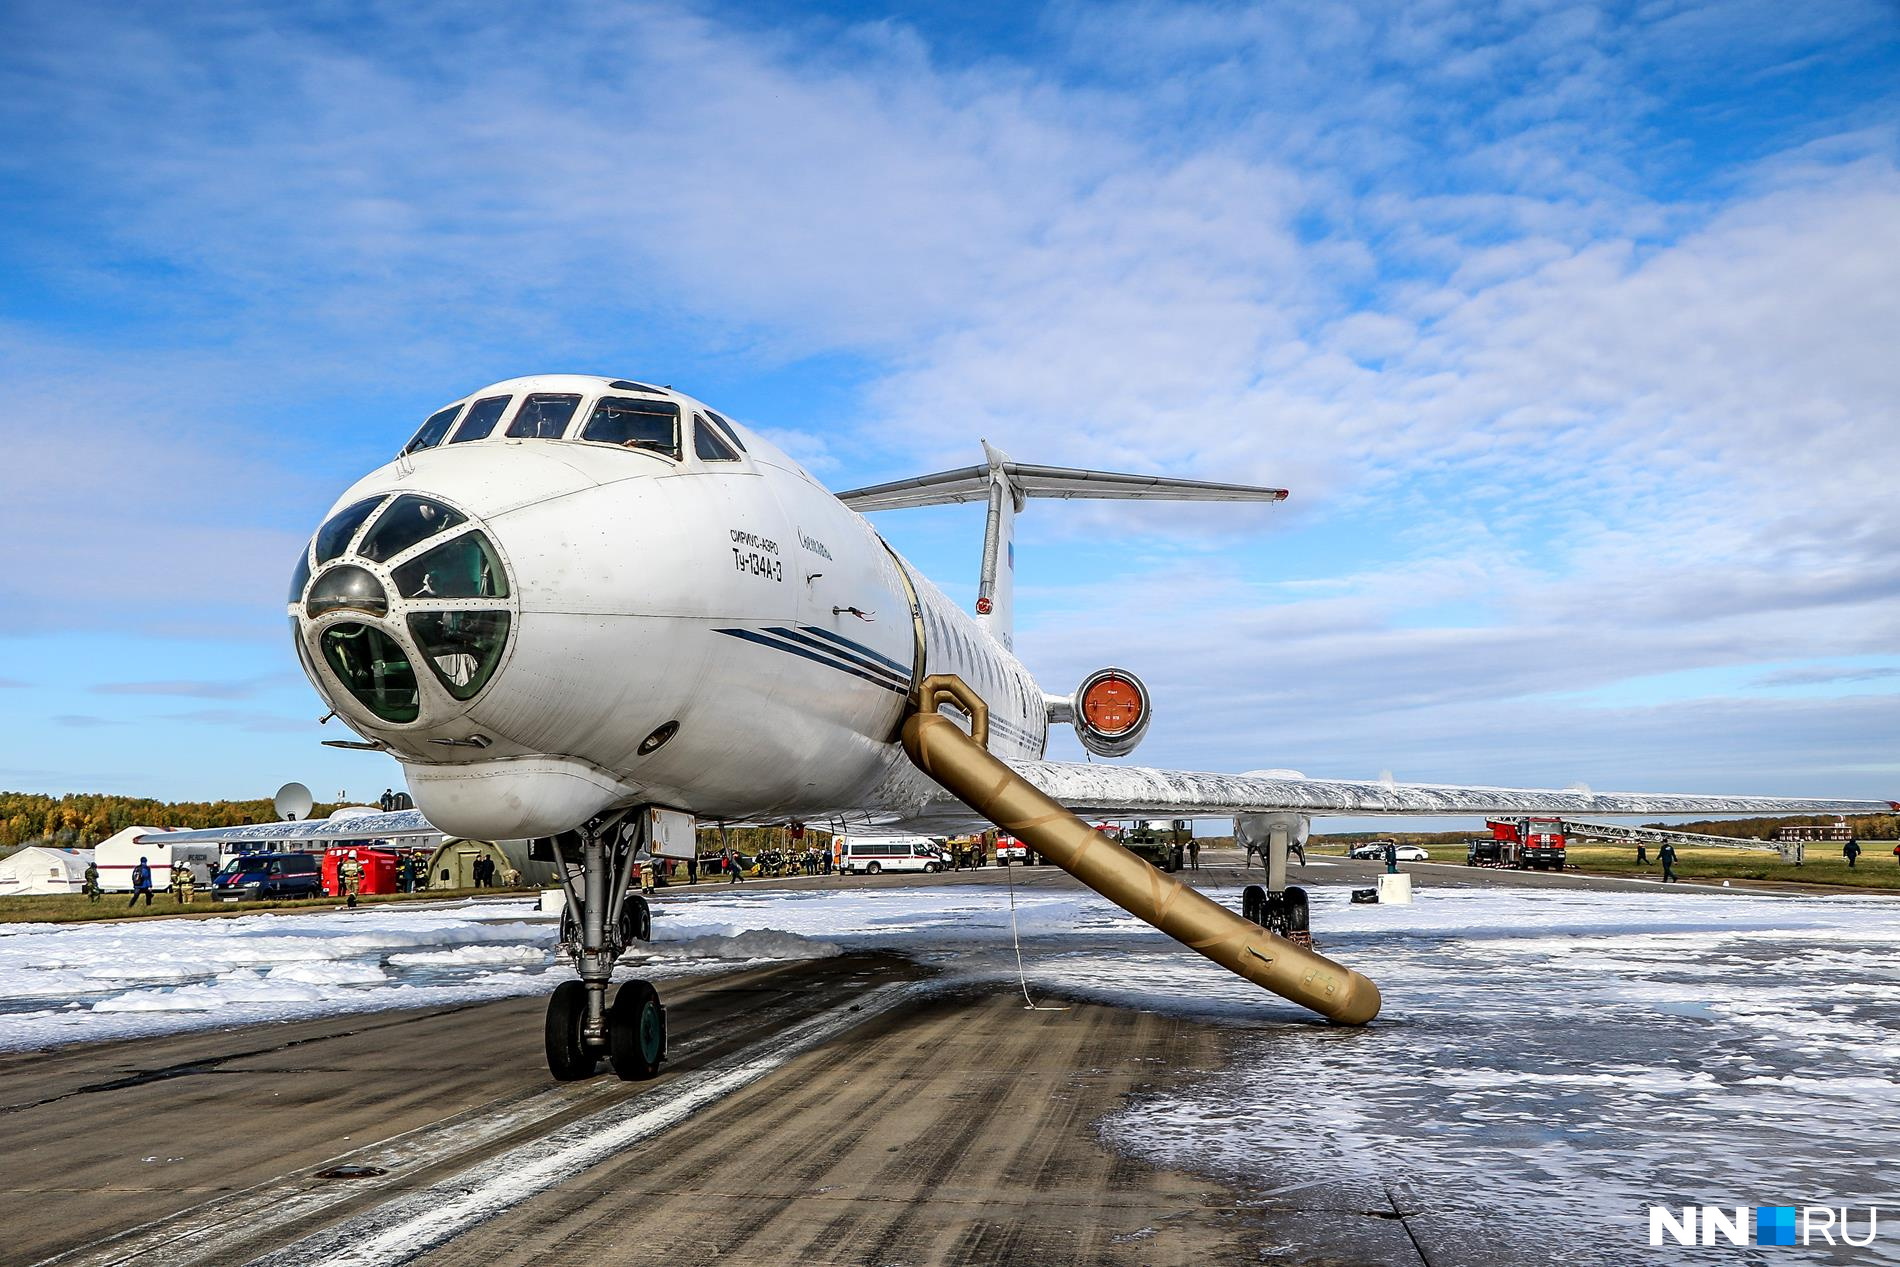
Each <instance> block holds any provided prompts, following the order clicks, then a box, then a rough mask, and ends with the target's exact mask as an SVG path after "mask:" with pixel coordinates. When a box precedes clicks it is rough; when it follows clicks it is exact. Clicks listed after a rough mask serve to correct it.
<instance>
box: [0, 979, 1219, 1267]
mask: <svg viewBox="0 0 1900 1267" xmlns="http://www.w3.org/2000/svg"><path fill="white" fill-rule="evenodd" d="M917 978H918V974H917V973H916V972H915V970H914V969H912V968H910V967H909V966H908V965H907V964H904V963H902V962H901V961H894V960H890V959H886V958H881V957H875V956H857V955H853V956H844V957H840V958H835V959H827V960H823V961H820V962H816V963H804V964H797V965H792V966H788V967H783V968H767V969H760V970H753V971H748V972H744V973H741V974H738V975H736V976H734V977H730V978H721V979H717V980H710V981H702V982H695V983H693V984H691V985H688V986H686V987H684V988H681V989H678V990H676V991H674V992H673V995H672V1001H671V1004H670V1008H669V1012H670V1022H671V1027H672V1031H673V1044H674V1056H675V1058H674V1059H673V1060H672V1061H670V1062H669V1065H668V1067H667V1071H666V1073H665V1075H664V1076H663V1077H662V1078H660V1079H657V1080H655V1081H654V1082H651V1083H645V1084H639V1085H629V1084H623V1083H619V1082H616V1081H614V1080H612V1079H611V1078H602V1079H598V1080H595V1081H593V1082H590V1083H585V1084H579V1085H568V1086H558V1085H555V1084H552V1083H551V1082H550V1081H549V1079H548V1078H547V1076H546V1074H545V1072H544V1071H543V1069H542V1068H541V1063H540V1062H541V1056H540V1050H539V1048H540V1037H539V1028H540V1026H539V1021H540V1010H541V1008H540V1002H539V1000H526V999H524V1000H509V1001H506V1002H501V1003H492V1004H486V1005H479V1006H472V1007H464V1008H454V1009H443V1010H427V1011H420V1012H395V1013H386V1014H380V1015H376V1016H373V1017H352V1018H342V1019H339V1020H336V1021H331V1022H301V1023H296V1024H289V1025H282V1026H270V1027H263V1028H258V1027H251V1028H245V1029H240V1030H234V1031H229V1032H223V1033H210V1034H193V1035H190V1036H183V1037H177V1038H172V1039H163V1040H153V1041H147V1042H142V1043H131V1044H116V1045H113V1046H111V1047H108V1048H104V1049H92V1048H81V1049H68V1050H66V1051H63V1052H61V1053H58V1054H55V1055H53V1056H51V1057H41V1058H33V1059H29V1058H24V1057H12V1058H9V1059H7V1060H6V1061H4V1062H0V1071H3V1072H4V1079H3V1081H4V1085H5V1086H6V1087H7V1092H6V1095H5V1105H4V1118H3V1119H0V1120H4V1121H5V1122H6V1129H5V1134H6V1137H7V1139H8V1140H9V1141H10V1142H11V1144H12V1153H11V1157H10V1167H9V1169H10V1170H11V1171H12V1172H13V1173H14V1174H16V1175H17V1176H19V1178H18V1180H17V1182H16V1183H15V1185H14V1189H15V1190H14V1200H13V1201H12V1202H10V1203H9V1205H8V1212H6V1213H4V1214H0V1243H4V1244H6V1245H7V1246H8V1261H14V1262H36V1261H44V1262H57V1263H63V1264H64V1263H71V1264H80V1263H86V1264H95V1263H131V1262H138V1263H146V1264H210V1263H234V1262H244V1261H250V1260H253V1259H258V1258H263V1259H265V1260H266V1261H271V1262H282V1263H325V1262H333V1263H344V1262H395V1261H406V1260H413V1261H422V1262H430V1263H530V1262H533V1263H547V1262H598V1263H615V1262H621V1263H624V1262H668V1263H699V1262H714V1261H718V1262H722V1263H735V1262H736V1263H745V1262H758V1263H784V1262H839V1263H860V1262H862V1263H873V1262H875V1263H928V1262H985V1263H1009V1262H1021V1263H1032V1262H1033V1263H1097V1262H1102V1263H1114V1262H1128V1263H1138V1262H1139V1263H1154V1262H1187V1261H1196V1262H1209V1261H1215V1262H1219V1261H1235V1260H1237V1259H1238V1258H1242V1257H1246V1256H1247V1254H1248V1252H1249V1251H1248V1250H1247V1249H1246V1243H1247V1242H1248V1241H1249V1240H1251V1239H1252V1238H1251V1236H1250V1235H1248V1234H1247V1233H1246V1232H1245V1231H1244V1225H1245V1224H1246V1223H1247V1221H1248V1213H1247V1211H1246V1210H1245V1208H1244V1207H1243V1205H1242V1204H1241V1203H1240V1202H1239V1201H1238V1200H1237V1199H1236V1198H1235V1197H1234V1196H1233V1194H1231V1193H1229V1192H1226V1191H1225V1190H1223V1189H1222V1188H1221V1187H1220V1185H1217V1184H1213V1183H1210V1182H1209V1181H1207V1180H1205V1179H1200V1178H1193V1177H1189V1176H1185V1175H1181V1174H1176V1173H1168V1172H1156V1171H1154V1170H1153V1169H1151V1168H1150V1167H1148V1166H1146V1165H1143V1164H1141V1163H1138V1162H1134V1161H1131V1160H1129V1159H1127V1158H1124V1157H1121V1156H1119V1155H1117V1154H1116V1153H1115V1152H1114V1151H1113V1150H1111V1149H1109V1148H1107V1147H1105V1146H1104V1145H1102V1144H1100V1143H1098V1142H1096V1140H1095V1139H1094V1136H1093V1133H1092V1129H1091V1128H1092V1123H1093V1122H1095V1121H1096V1120H1097V1119H1099V1118H1101V1117H1102V1116H1103V1115H1104V1114H1105V1113H1107V1112H1109V1111H1112V1110H1113V1109H1114V1108H1116V1107H1117V1106H1118V1105H1119V1104H1120V1103H1121V1102H1122V1100H1123V1098H1124V1097H1125V1096H1126V1095H1127V1094H1128V1093H1129V1092H1130V1091H1131V1090H1133V1089H1135V1088H1137V1087H1141V1086H1145V1085H1148V1084H1150V1083H1153V1082H1155V1081H1156V1080H1157V1079H1164V1078H1165V1077H1167V1076H1168V1075H1167V1072H1166V1071H1169V1070H1173V1069H1177V1068H1189V1069H1196V1070H1201V1069H1206V1068H1208V1067H1210V1066H1215V1065H1218V1062H1219V1041H1218V1035H1217V1034H1216V1033H1215V1032H1213V1031H1211V1030H1209V1029H1208V1028H1207V1027H1204V1026H1197V1025H1194V1024H1191V1023H1187V1022H1182V1021H1177V1020H1172V1019H1169V1018H1164V1017H1159V1016H1155V1015H1153V1014H1147V1013H1140V1012H1134V1011H1128V1010H1123V1009H1116V1008H1108V1007H1090V1006H1086V1005H1083V1006H1076V1007H1073V1008H1070V1009H1069V1010H1066V1011H1061V1012H1026V1011H1024V1010H1023V1009H1022V1008H1021V1006H1020V1002H1019V1001H1018V1000H1012V999H1011V998H1009V997H1007V996H1001V995H997V994H995V993H993V992H992V993H990V994H988V995H987V996H985V997H970V996H967V995H954V994H953V995H950V996H942V995H934V994H929V993H926V992H922V991H919V990H918V989H916V987H915V984H914V983H915V982H916V981H917ZM854 1007H855V1008H859V1009H860V1010H861V1011H865V1012H869V1013H871V1014H870V1015H868V1016H866V1017H864V1018H863V1019H860V1018H859V1017H856V1016H853V1015H852V1013H851V1012H850V1011H849V1009H852V1008H854ZM813 1022H816V1023H817V1027H816V1030H815V1035H816V1036H815V1038H814V1040H813V1041H811V1042H810V1043H807V1044H798V1043H797V1042H794V1043H793V1044H792V1045H791V1050H790V1051H789V1053H787V1052H785V1050H784V1049H785V1047H786V1044H785V1036H786V1035H787V1034H788V1032H795V1031H796V1030H797V1029H798V1028H799V1026H800V1025H801V1024H804V1025H811V1024H812V1023H813ZM845 1026H850V1027H851V1028H849V1030H845V1031H843V1032H841V1030H843V1027H845ZM779 1055H784V1057H785V1058H784V1059H782V1060H776V1061H775V1060H774V1059H773V1058H774V1057H775V1056H779ZM761 1059H763V1060H765V1061H766V1062H767V1066H766V1067H765V1068H763V1069H762V1070H760V1071H758V1076H756V1077H753V1078H750V1079H747V1078H746V1077H745V1075H746V1074H747V1073H749V1072H751V1071H750V1070H749V1069H748V1067H747V1066H748V1063H749V1062H757V1061H760V1060H761ZM735 1071H736V1073H737V1075H738V1077H737V1078H736V1079H734V1077H733V1075H734V1074H735ZM722 1077H724V1078H726V1079H731V1080H734V1081H735V1082H736V1085H735V1086H734V1087H733V1088H732V1089H730V1090H726V1089H724V1088H723V1087H721V1086H714V1087H713V1088H712V1093H711V1094H708V1095H706V1096H704V1097H703V1103H702V1104H701V1105H700V1106H699V1107H698V1110H697V1112H696V1113H695V1114H693V1115H691V1116H690V1117H681V1118H680V1120H679V1122H677V1123H667V1122H663V1123H661V1124H660V1128H659V1129H656V1130H653V1131H651V1132H647V1133H639V1132H635V1133H633V1134H632V1135H630V1137H629V1138H628V1140H627V1142H625V1144H624V1145H620V1146H612V1147H607V1148H590V1147H589V1146H590V1145H593V1144H595V1143H596V1142H597V1141H599V1140H600V1138H601V1137H602V1136H603V1135H604V1134H605V1133H607V1132H609V1131H612V1130H614V1129H616V1128H617V1127H620V1126H622V1125H623V1124H625V1123H629V1122H631V1123H634V1124H635V1125H636V1126H637V1125H639V1119H640V1118H641V1117H642V1115H646V1116H652V1115H654V1114H656V1113H657V1114H660V1115H662V1116H664V1115H665V1114H666V1113H667V1112H668V1110H669V1109H671V1108H673V1107H674V1106H675V1105H676V1103H677V1101H679V1100H680V1098H681V1097H682V1096H690V1095H691V1094H692V1092H693V1091H694V1089H695V1088H696V1087H701V1086H704V1085H706V1084H707V1083H708V1082H716V1081H718V1080H719V1079H721V1078H722ZM668 1125H671V1126H672V1128H673V1129H671V1130H668V1129H666V1127H667V1126H668ZM551 1138H552V1139H553V1140H554V1141H555V1143H554V1145H553V1147H552V1149H551V1148H550V1146H549V1144H548V1141H549V1140H550V1139H551ZM609 1142H610V1143H612V1141H609ZM576 1144H578V1145H580V1146H581V1149H582V1153H581V1154H579V1155H576V1156H573V1157H570V1158H566V1159H557V1162H558V1164H557V1165H556V1166H555V1167H553V1169H552V1170H551V1171H550V1173H548V1174H547V1175H545V1176H539V1177H536V1176H529V1175H527V1173H526V1172H528V1171H529V1170H530V1168H531V1167H532V1166H533V1165H534V1164H535V1163H536V1162H537V1161H542V1160H545V1158H546V1157H547V1155H548V1154H549V1153H550V1152H551V1151H556V1152H558V1150H559V1149H560V1148H561V1147H564V1146H567V1147H571V1146H573V1145H576ZM349 1165H357V1166H369V1167H376V1168H379V1169H381V1170H384V1171H386V1172H387V1173H385V1174H382V1175H375V1176H370V1177H367V1178H358V1179H324V1178H321V1177H319V1174H320V1172H323V1171H327V1170H331V1169H333V1168H335V1167H338V1166H349ZM484 1166H485V1167H486V1169H485V1170H482V1169H478V1170H477V1173H476V1175H475V1177H474V1178H471V1177H470V1175H469V1172H470V1170H471V1168H481V1167H484ZM445 1181H446V1182H445ZM418 1193H420V1194H423V1195H422V1199H421V1200H419V1201H418V1200H415V1199H413V1198H414V1195H415V1194H418ZM471 1196H472V1205H473V1206H474V1210H473V1214H474V1218H473V1219H471V1220H465V1221H464V1222H461V1223H456V1224H453V1225H451V1224H450V1223H449V1221H448V1219H447V1213H448V1212H447V1210H446V1207H447V1206H448V1205H449V1204H450V1203H451V1202H452V1201H454V1200H455V1199H456V1198H458V1197H461V1198H469V1197H471Z"/></svg>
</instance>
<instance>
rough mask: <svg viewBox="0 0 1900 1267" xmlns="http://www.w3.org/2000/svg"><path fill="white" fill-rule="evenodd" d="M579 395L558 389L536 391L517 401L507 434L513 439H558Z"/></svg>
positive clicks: (578, 403) (570, 416)
mask: <svg viewBox="0 0 1900 1267" xmlns="http://www.w3.org/2000/svg"><path fill="white" fill-rule="evenodd" d="M580 403H581V398H580V397H579V396H569V395H566V394H564V393H560V392H536V393H534V394H533V395H531V396H529V397H528V398H527V399H526V400H524V401H522V402H521V409H520V411H519V412H518V413H516V414H515V420H514V421H513V422H511V423H509V424H508V434H509V435H510V436H513V437H514V438H515V439H517V440H559V439H560V438H561V437H562V435H564V434H566V432H567V424H568V422H569V421H570V420H571V419H572V418H573V417H574V410H575V409H577V408H579V406H580Z"/></svg>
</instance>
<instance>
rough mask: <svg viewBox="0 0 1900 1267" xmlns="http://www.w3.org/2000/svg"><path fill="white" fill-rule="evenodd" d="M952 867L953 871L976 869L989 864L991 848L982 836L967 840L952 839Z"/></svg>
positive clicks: (950, 847) (950, 845)
mask: <svg viewBox="0 0 1900 1267" xmlns="http://www.w3.org/2000/svg"><path fill="white" fill-rule="evenodd" d="M948 847H949V851H950V869H951V870H952V871H974V870H976V869H977V868H978V867H983V866H988V865H989V860H990V859H989V849H988V848H987V847H986V846H985V845H984V843H983V838H982V837H981V836H973V837H970V838H969V839H966V840H957V839H954V838H953V839H952V840H951V841H950V843H949V846H948Z"/></svg>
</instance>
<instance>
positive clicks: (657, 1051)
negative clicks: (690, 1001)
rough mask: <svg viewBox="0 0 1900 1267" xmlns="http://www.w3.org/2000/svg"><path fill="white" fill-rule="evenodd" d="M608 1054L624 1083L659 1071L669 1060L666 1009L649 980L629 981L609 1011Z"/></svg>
mask: <svg viewBox="0 0 1900 1267" xmlns="http://www.w3.org/2000/svg"><path fill="white" fill-rule="evenodd" d="M607 1053H608V1059H609V1060H611V1061H612V1062H613V1067H614V1073H615V1074H617V1075H619V1077H620V1079H621V1081H623V1082H640V1081H644V1080H645V1079H647V1078H651V1077H653V1076H654V1075H655V1074H657V1073H659V1072H660V1062H661V1061H663V1060H665V1059H666V1006H665V1005H664V1004H662V1003H661V1002H660V995H659V992H658V991H656V990H655V989H654V988H653V984H652V983H651V982H649V981H629V982H627V984H625V985H623V986H621V987H620V993H618V994H616V995H615V996H614V1001H613V1006H612V1007H609V1008H608V1009H607Z"/></svg>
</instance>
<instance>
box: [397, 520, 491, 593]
mask: <svg viewBox="0 0 1900 1267" xmlns="http://www.w3.org/2000/svg"><path fill="white" fill-rule="evenodd" d="M395 575H396V592H397V593H399V594H401V595H402V596H403V597H404V598H506V597H508V581H507V578H506V577H505V576H504V575H503V573H502V570H501V561H500V560H499V559H497V558H496V557H495V548H494V547H493V546H491V545H489V544H488V538H487V537H485V536H483V535H482V534H481V533H479V532H468V533H464V534H462V535H461V536H459V537H457V538H456V539H455V540H453V541H446V542H444V543H442V544H441V545H439V546H437V547H436V548H435V549H433V550H430V551H428V552H426V553H424V554H422V555H420V556H419V557H417V558H413V559H411V560H409V562H407V563H405V564H403V565H402V566H401V567H399V568H397V569H396V573H395Z"/></svg>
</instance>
